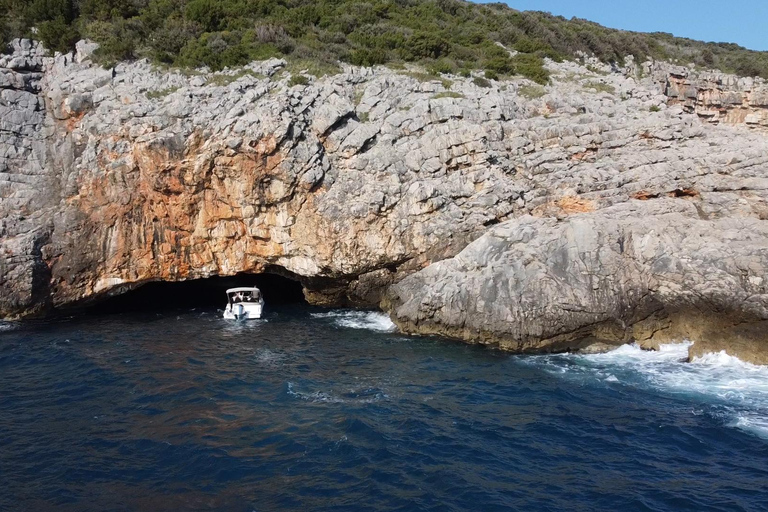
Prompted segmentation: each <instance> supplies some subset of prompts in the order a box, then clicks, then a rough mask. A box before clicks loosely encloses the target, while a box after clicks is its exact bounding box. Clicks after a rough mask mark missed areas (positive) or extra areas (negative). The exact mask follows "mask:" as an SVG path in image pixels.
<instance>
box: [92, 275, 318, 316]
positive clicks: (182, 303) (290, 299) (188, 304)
mask: <svg viewBox="0 0 768 512" xmlns="http://www.w3.org/2000/svg"><path fill="white" fill-rule="evenodd" d="M237 286H256V287H258V288H259V289H260V290H261V293H262V294H263V295H264V302H265V303H266V304H267V306H271V305H275V304H283V305H288V304H306V303H307V302H306V300H305V299H304V292H303V290H302V286H301V283H299V282H298V281H296V280H294V279H290V278H288V277H283V276H281V275H277V274H245V273H241V274H237V275H234V276H228V277H208V278H204V279H191V280H189V281H176V282H173V281H154V282H150V283H146V284H144V285H142V286H140V287H138V288H136V289H134V290H131V291H129V292H126V293H124V294H122V295H117V296H115V297H110V298H108V299H106V300H104V301H103V302H100V303H98V304H95V305H94V306H92V307H91V308H89V310H90V311H91V312H94V313H119V312H126V311H131V312H143V311H169V310H174V309H191V308H202V309H212V308H223V307H224V306H225V305H226V302H227V297H226V294H225V291H226V290H227V289H228V288H235V287H237Z"/></svg>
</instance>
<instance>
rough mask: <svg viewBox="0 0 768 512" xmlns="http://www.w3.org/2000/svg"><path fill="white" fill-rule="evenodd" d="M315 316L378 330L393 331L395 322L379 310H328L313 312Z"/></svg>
mask: <svg viewBox="0 0 768 512" xmlns="http://www.w3.org/2000/svg"><path fill="white" fill-rule="evenodd" d="M312 317H313V318H329V319H331V320H333V322H334V323H335V324H336V325H338V326H340V327H349V328H351V329H368V330H371V331H377V332H392V331H394V330H395V324H394V323H392V320H390V319H389V316H387V315H386V314H384V313H380V312H377V311H327V312H325V313H312Z"/></svg>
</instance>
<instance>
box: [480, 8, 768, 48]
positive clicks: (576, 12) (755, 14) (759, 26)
mask: <svg viewBox="0 0 768 512" xmlns="http://www.w3.org/2000/svg"><path fill="white" fill-rule="evenodd" d="M476 1H477V0H476ZM496 1H498V0H496ZM483 3H486V2H483ZM504 3H506V4H508V5H509V6H510V7H512V8H513V9H518V10H521V11H531V10H533V11H546V12H551V13H552V14H555V15H559V16H564V17H565V18H571V17H574V16H576V17H577V18H584V19H587V20H590V21H594V22H597V23H599V24H601V25H604V26H606V27H611V28H620V29H624V30H635V31H638V32H669V33H672V34H674V35H676V36H680V37H688V38H691V39H698V40H701V41H715V42H728V43H737V44H740V45H741V46H744V47H746V48H749V49H751V50H764V51H766V50H768V0H730V1H728V0H506V1H505V2H504Z"/></svg>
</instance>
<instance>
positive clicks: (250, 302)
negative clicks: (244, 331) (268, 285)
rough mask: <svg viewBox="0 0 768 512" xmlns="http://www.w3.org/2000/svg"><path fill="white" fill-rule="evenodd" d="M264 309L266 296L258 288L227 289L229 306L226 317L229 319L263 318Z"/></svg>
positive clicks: (225, 311) (225, 309)
mask: <svg viewBox="0 0 768 512" xmlns="http://www.w3.org/2000/svg"><path fill="white" fill-rule="evenodd" d="M263 309H264V297H262V296H261V290H259V289H258V288H247V287H243V288H230V289H229V290H227V307H226V308H224V318H226V319H227V320H253V319H256V318H261V312H262V310H263Z"/></svg>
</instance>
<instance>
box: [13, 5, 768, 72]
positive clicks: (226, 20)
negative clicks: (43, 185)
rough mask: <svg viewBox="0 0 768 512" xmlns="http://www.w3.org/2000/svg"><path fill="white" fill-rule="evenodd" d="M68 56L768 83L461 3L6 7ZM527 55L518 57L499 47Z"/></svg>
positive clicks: (750, 60) (646, 37) (721, 56)
mask: <svg viewBox="0 0 768 512" xmlns="http://www.w3.org/2000/svg"><path fill="white" fill-rule="evenodd" d="M32 27H36V28H37V35H36V36H35V37H37V38H40V39H42V40H43V42H44V43H45V44H46V46H47V47H49V48H51V49H54V50H59V51H68V50H70V49H71V48H72V46H73V44H74V42H75V41H77V39H78V38H80V37H84V36H85V37H91V38H93V39H95V40H96V41H98V42H100V43H101V44H102V48H101V52H100V53H101V56H102V57H103V58H104V59H106V60H109V61H114V60H122V59H131V58H134V57H139V56H146V57H150V58H152V59H154V60H156V61H158V62H162V63H167V64H172V65H178V66H192V67H194V66H201V65H206V66H209V67H210V68H212V69H214V70H217V69H221V68H223V67H226V66H237V65H241V64H245V63H246V62H248V61H250V60H253V59H264V58H268V57H271V56H287V57H289V58H294V59H303V60H312V61H316V62H321V63H333V62H336V61H338V60H342V61H345V62H350V63H353V64H358V65H367V66H370V65H375V64H384V63H393V62H403V61H405V62H421V63H423V64H425V65H426V66H427V67H428V68H429V69H430V70H434V71H433V72H455V71H458V70H462V69H463V70H467V69H483V70H486V71H488V72H489V74H490V75H494V74H496V75H509V74H521V75H524V76H526V77H528V78H530V79H532V80H534V81H536V82H539V83H546V81H547V80H548V75H547V72H546V70H545V69H544V68H543V66H542V64H543V58H544V57H549V58H553V59H562V58H570V57H573V56H574V55H576V53H577V52H586V53H587V54H594V55H595V56H597V57H599V58H600V59H601V60H603V61H604V62H621V61H622V59H623V58H624V57H625V56H627V55H634V56H635V57H636V58H638V59H645V58H647V57H654V58H657V59H666V60H672V61H675V60H679V62H680V63H681V64H688V63H691V62H693V63H695V64H698V65H701V66H706V67H716V68H720V69H722V70H724V71H728V72H736V73H739V74H742V75H760V76H763V77H766V78H768V53H766V52H754V51H749V50H746V49H744V48H742V47H740V46H738V45H734V44H727V43H702V42H697V41H692V40H689V39H682V38H675V37H672V36H671V35H669V34H662V33H655V34H643V33H637V32H626V31H620V30H613V29H608V28H605V27H602V26H600V25H598V24H596V23H591V22H589V21H586V20H581V19H576V18H574V19H571V20H566V19H565V18H563V17H558V16H552V15H550V14H547V13H542V12H519V11H515V10H513V9H510V8H509V7H507V6H506V5H504V4H486V5H476V4H472V3H468V2H463V1H460V0H368V1H364V0H0V37H2V38H3V40H5V41H7V40H9V39H10V38H11V37H17V36H28V35H30V31H31V28H32ZM497 42H499V43H502V44H504V45H505V46H506V47H507V48H511V49H515V50H517V51H518V52H520V54H519V55H518V56H516V57H515V58H511V57H510V56H509V54H508V53H507V52H506V51H505V50H504V49H503V48H500V47H499V46H498V45H496V43H497Z"/></svg>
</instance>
